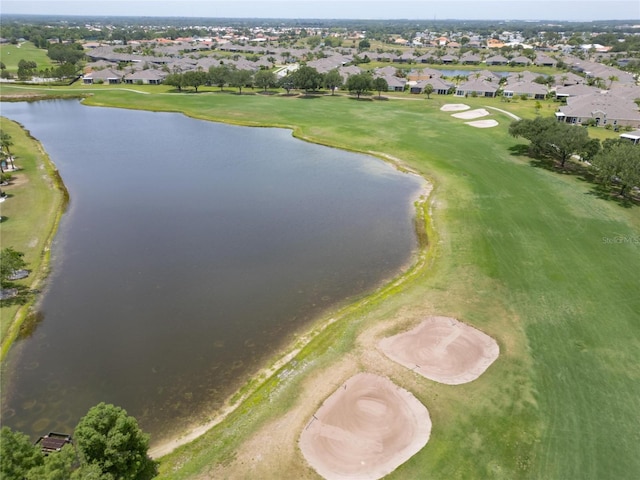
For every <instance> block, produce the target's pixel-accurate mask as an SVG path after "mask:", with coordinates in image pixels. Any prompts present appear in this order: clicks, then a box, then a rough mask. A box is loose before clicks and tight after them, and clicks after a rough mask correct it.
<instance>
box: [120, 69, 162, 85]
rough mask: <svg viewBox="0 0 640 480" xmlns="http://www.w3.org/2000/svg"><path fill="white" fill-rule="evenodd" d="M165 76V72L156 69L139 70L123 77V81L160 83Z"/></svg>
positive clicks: (147, 83)
mask: <svg viewBox="0 0 640 480" xmlns="http://www.w3.org/2000/svg"><path fill="white" fill-rule="evenodd" d="M166 76H167V73H166V72H163V71H162V70H157V69H148V70H139V71H136V72H132V73H129V74H127V75H125V76H124V77H123V80H124V83H142V84H145V85H160V84H161V83H162V81H163V80H164V79H165V77H166Z"/></svg>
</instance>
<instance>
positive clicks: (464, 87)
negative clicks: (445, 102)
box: [456, 79, 498, 97]
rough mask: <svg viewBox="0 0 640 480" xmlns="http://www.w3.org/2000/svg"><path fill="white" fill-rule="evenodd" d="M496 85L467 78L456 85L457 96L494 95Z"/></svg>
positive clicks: (496, 89) (496, 88)
mask: <svg viewBox="0 0 640 480" xmlns="http://www.w3.org/2000/svg"><path fill="white" fill-rule="evenodd" d="M497 91H498V85H497V84H495V83H490V82H487V81H485V80H475V79H474V80H469V81H467V82H464V83H462V84H460V85H458V86H457V87H456V96H457V97H467V96H471V97H473V96H478V97H495V96H496V93H497Z"/></svg>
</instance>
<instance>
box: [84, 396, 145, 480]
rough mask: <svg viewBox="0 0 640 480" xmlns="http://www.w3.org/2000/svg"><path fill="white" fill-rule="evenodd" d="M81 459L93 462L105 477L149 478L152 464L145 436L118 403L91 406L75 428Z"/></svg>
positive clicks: (86, 462) (87, 462) (124, 479)
mask: <svg viewBox="0 0 640 480" xmlns="http://www.w3.org/2000/svg"><path fill="white" fill-rule="evenodd" d="M74 440H75V444H76V447H77V449H78V454H79V455H80V459H81V462H83V463H85V464H88V465H97V466H98V467H99V468H100V470H101V471H102V473H103V475H104V476H105V477H106V478H109V479H114V480H116V479H117V480H141V479H146V478H152V477H153V475H154V474H155V469H156V465H155V462H153V460H151V459H150V458H149V456H148V455H147V450H148V448H149V436H148V435H146V434H145V433H143V432H142V430H140V428H139V427H138V422H137V421H136V419H135V418H133V417H130V416H128V415H127V412H126V411H125V410H123V409H122V408H120V407H116V406H114V405H110V404H105V403H104V402H102V403H100V404H98V405H96V406H95V407H92V408H91V409H90V410H89V412H88V413H87V414H86V415H85V416H84V417H83V418H82V419H81V420H80V422H79V423H78V426H77V427H76V429H75V433H74Z"/></svg>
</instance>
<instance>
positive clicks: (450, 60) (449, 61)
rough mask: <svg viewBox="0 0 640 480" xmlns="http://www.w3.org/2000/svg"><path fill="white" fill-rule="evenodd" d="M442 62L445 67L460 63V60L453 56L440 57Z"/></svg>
mask: <svg viewBox="0 0 640 480" xmlns="http://www.w3.org/2000/svg"><path fill="white" fill-rule="evenodd" d="M440 61H441V62H442V63H444V64H445V65H451V64H452V63H458V58H457V57H454V56H453V55H443V56H442V57H440Z"/></svg>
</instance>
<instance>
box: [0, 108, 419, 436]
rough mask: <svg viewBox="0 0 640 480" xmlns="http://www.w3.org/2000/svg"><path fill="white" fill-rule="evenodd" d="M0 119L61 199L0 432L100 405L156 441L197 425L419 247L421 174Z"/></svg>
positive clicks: (121, 117)
mask: <svg viewBox="0 0 640 480" xmlns="http://www.w3.org/2000/svg"><path fill="white" fill-rule="evenodd" d="M301 108H302V104H301ZM2 114H3V115H4V116H7V117H9V118H11V119H14V120H17V121H18V122H20V123H22V124H23V125H24V126H25V128H27V129H28V130H30V131H31V133H32V135H33V136H34V137H36V138H38V139H39V140H40V141H41V142H42V144H43V145H44V147H45V149H46V150H47V152H48V153H49V154H50V156H51V158H52V160H53V161H54V162H55V164H56V165H57V166H58V168H59V170H60V173H61V175H62V178H63V180H64V182H65V184H66V186H67V188H68V190H69V193H70V198H71V202H70V207H69V210H68V211H67V213H66V214H65V215H64V217H63V221H62V223H61V226H60V230H59V233H58V236H57V238H56V241H55V242H54V246H53V261H52V267H53V274H52V276H51V277H50V279H49V282H48V283H49V285H48V288H47V290H46V292H45V294H44V296H43V299H42V303H41V308H40V314H41V317H42V320H41V323H40V324H39V326H38V328H37V329H36V331H35V333H34V334H33V335H32V336H31V337H29V338H27V339H23V340H21V341H19V342H17V343H16V345H15V346H14V348H13V349H12V351H11V353H10V356H9V359H8V365H7V368H5V372H4V375H3V392H4V393H3V396H4V398H3V400H4V401H3V403H2V419H3V423H6V424H8V425H10V426H11V427H13V428H16V429H19V430H22V431H24V432H25V433H28V434H30V435H32V436H34V437H36V436H38V435H41V434H43V433H46V432H49V431H70V430H71V428H72V427H73V426H74V425H75V423H76V422H77V421H78V419H79V418H80V417H81V416H82V415H84V414H85V413H86V411H87V410H88V409H89V408H90V407H91V406H92V405H95V404H97V403H98V402H100V401H105V402H110V403H114V404H116V405H120V406H122V407H123V408H125V409H126V410H127V411H128V412H129V413H130V414H132V415H134V416H136V417H137V418H138V420H139V422H140V423H141V425H142V427H143V429H144V430H145V431H147V432H150V433H151V434H152V442H157V441H159V440H160V439H162V438H164V437H167V436H169V435H171V434H173V433H175V432H176V431H180V430H182V429H183V428H185V427H186V426H187V425H188V424H190V423H192V422H196V423H198V422H201V421H202V420H204V419H206V416H205V414H206V412H209V411H212V410H213V409H215V408H216V407H219V406H220V405H221V403H222V402H223V401H224V400H225V398H226V397H227V396H228V394H229V393H230V392H232V391H233V390H234V389H236V388H238V387H239V386H240V385H241V384H242V383H243V382H244V381H246V379H247V376H248V375H250V374H251V373H253V372H255V371H256V370H257V369H258V368H259V366H260V365H261V362H264V361H265V360H266V359H267V358H270V357H272V356H273V355H275V354H276V353H277V352H278V350H279V349H280V348H282V347H283V346H284V345H285V344H287V343H288V342H290V341H291V340H292V338H293V334H294V333H295V332H300V330H301V329H304V327H305V326H308V325H309V322H310V321H311V320H313V319H314V318H315V317H317V315H319V314H320V313H322V312H323V311H324V310H325V309H329V308H335V306H336V305H337V304H338V303H340V302H344V301H345V300H346V299H349V298H353V297H354V296H357V295H361V294H363V293H364V292H366V291H369V290H370V289H372V288H374V287H375V286H376V285H378V284H379V283H380V282H381V281H382V280H384V279H387V278H389V276H390V275H393V274H395V273H397V272H398V271H399V269H400V268H402V267H403V266H404V265H406V264H407V262H409V261H410V259H411V254H412V252H413V251H414V250H415V248H416V239H415V234H414V231H413V226H412V215H413V208H412V200H413V199H414V198H415V196H416V195H417V194H418V193H419V191H420V189H421V187H422V182H421V181H420V180H419V179H418V178H416V177H414V176H411V175H407V174H403V173H400V172H398V171H396V170H394V169H393V168H392V167H390V166H389V165H387V164H385V163H383V162H381V161H379V160H377V159H374V158H371V157H368V156H364V155H357V154H353V153H347V152H343V151H340V150H336V149H330V148H327V147H322V146H318V145H313V144H309V143H305V142H302V141H299V140H296V139H294V138H292V137H291V133H290V132H289V131H288V130H282V129H259V128H246V127H236V126H229V125H223V124H216V123H211V122H205V121H200V120H194V119H190V118H187V117H185V116H183V115H180V114H175V113H152V112H139V111H128V110H120V109H108V108H95V107H94V108H92V107H85V106H82V105H81V104H80V103H78V102H76V101H46V102H35V103H11V104H7V103H5V104H3V106H2ZM12 201H19V199H18V198H17V197H16V198H15V199H14V200H12Z"/></svg>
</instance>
